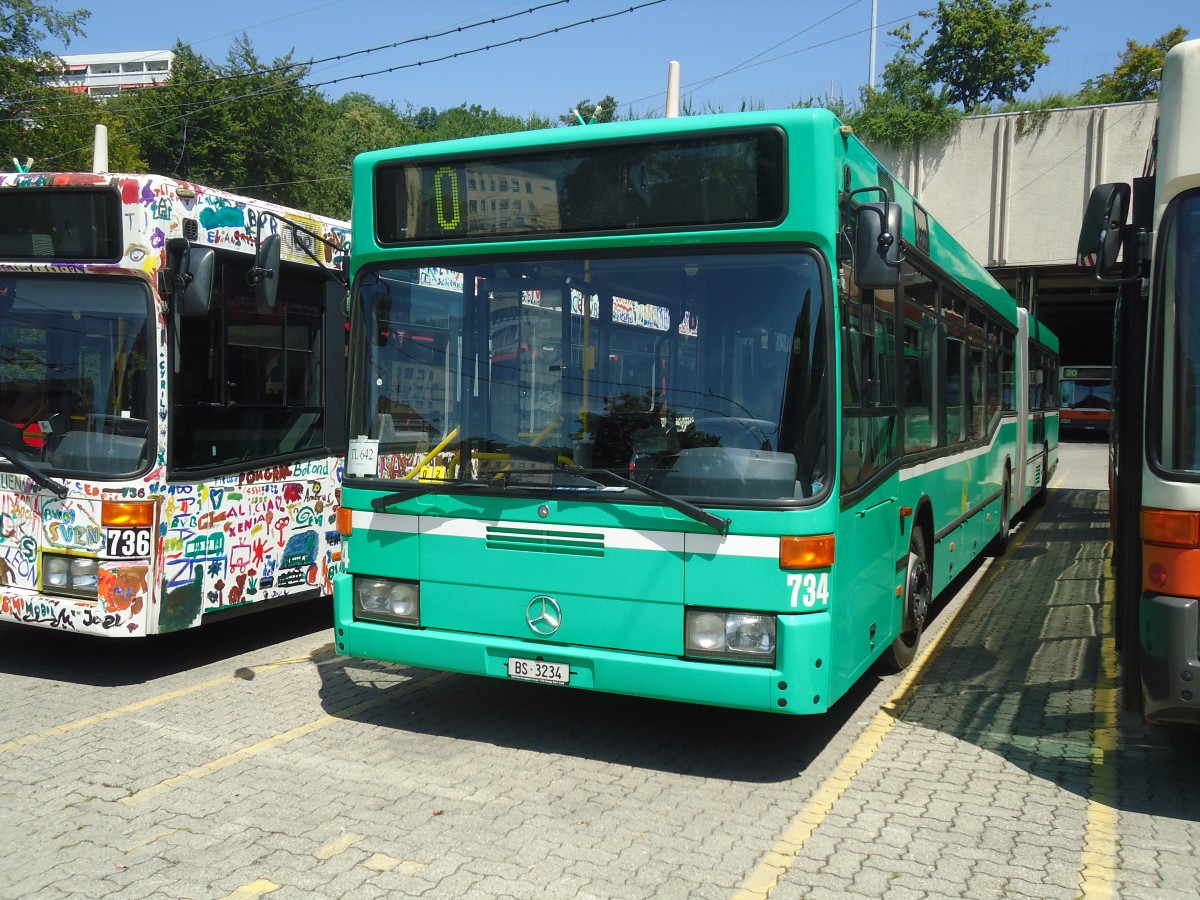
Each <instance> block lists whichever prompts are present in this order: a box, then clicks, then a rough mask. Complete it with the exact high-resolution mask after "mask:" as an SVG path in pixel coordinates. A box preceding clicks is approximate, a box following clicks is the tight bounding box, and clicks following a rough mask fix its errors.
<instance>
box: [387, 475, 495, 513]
mask: <svg viewBox="0 0 1200 900" xmlns="http://www.w3.org/2000/svg"><path fill="white" fill-rule="evenodd" d="M412 484H413V486H412V488H410V489H409V490H406V491H396V492H395V493H393V494H384V495H383V496H382V497H376V498H375V499H374V500H372V501H371V508H372V509H373V510H375V511H376V512H384V511H386V510H387V508H388V507H389V506H393V505H395V504H397V503H400V502H402V501H404V500H411V499H413V498H414V497H424V496H426V495H428V494H442V493H445V492H446V491H448V490H450V489H451V488H460V487H467V486H468V485H470V486H471V487H479V486H480V485H481V484H483V482H481V481H469V480H467V479H465V478H456V479H453V480H451V481H414V482H413V483H412Z"/></svg>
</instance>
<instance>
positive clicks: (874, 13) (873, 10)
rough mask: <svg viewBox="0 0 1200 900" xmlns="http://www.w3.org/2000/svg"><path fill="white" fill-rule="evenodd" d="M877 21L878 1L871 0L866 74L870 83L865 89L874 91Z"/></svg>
mask: <svg viewBox="0 0 1200 900" xmlns="http://www.w3.org/2000/svg"><path fill="white" fill-rule="evenodd" d="M878 21H879V0H871V71H870V72H869V73H868V74H869V77H870V81H868V82H867V87H869V88H872V89H874V87H875V28H876V27H877V23H878Z"/></svg>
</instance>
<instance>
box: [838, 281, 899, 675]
mask: <svg viewBox="0 0 1200 900" xmlns="http://www.w3.org/2000/svg"><path fill="white" fill-rule="evenodd" d="M874 294H875V295H874V302H864V303H859V302H858V301H857V300H856V299H854V298H848V299H847V300H846V301H845V303H844V305H843V331H842V333H843V342H844V350H843V354H842V365H843V374H842V406H843V417H842V497H843V500H842V512H841V521H840V522H839V524H838V566H837V571H838V576H839V577H838V586H839V591H838V594H839V596H841V597H843V598H845V599H846V601H847V602H844V603H839V604H837V606H836V607H835V615H838V616H840V617H841V619H842V621H841V622H840V623H839V624H838V625H837V626H836V627H835V628H834V634H835V635H837V636H839V637H838V638H837V639H839V640H844V641H845V642H846V646H844V647H837V648H835V649H834V652H833V654H832V656H833V659H834V660H835V665H836V669H835V671H834V672H833V673H832V678H833V681H834V683H835V684H838V683H845V679H853V678H857V677H858V675H859V674H860V673H861V672H862V670H863V669H864V668H865V666H866V664H867V663H869V662H870V661H871V660H872V659H873V658H874V657H875V656H876V655H877V654H876V653H875V650H876V648H878V647H879V646H881V645H887V644H890V643H891V641H892V638H893V637H895V635H896V633H897V632H898V628H899V623H900V611H901V607H900V604H899V602H898V601H897V600H896V597H895V585H896V584H897V579H898V576H897V569H896V566H897V562H896V560H897V539H898V537H899V530H900V528H899V523H900V518H899V506H898V485H899V476H898V474H896V473H895V472H894V471H893V472H892V474H891V476H890V477H888V476H886V475H885V471H886V470H887V469H888V467H889V465H890V463H891V462H893V461H894V460H895V458H896V440H897V435H896V420H897V416H896V413H897V406H896V378H895V368H896V332H895V328H896V326H895V299H894V298H895V295H894V292H891V291H887V292H884V291H876V292H874Z"/></svg>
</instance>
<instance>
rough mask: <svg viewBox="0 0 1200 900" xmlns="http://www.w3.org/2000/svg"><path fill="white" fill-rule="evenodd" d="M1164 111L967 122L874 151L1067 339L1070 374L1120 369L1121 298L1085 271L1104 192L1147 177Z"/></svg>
mask: <svg viewBox="0 0 1200 900" xmlns="http://www.w3.org/2000/svg"><path fill="white" fill-rule="evenodd" d="M1156 106H1157V104H1156V103H1153V102H1140V103H1121V104H1114V105H1110V106H1085V107H1078V108H1074V109H1058V110H1050V111H1046V112H1037V113H999V114H994V115H987V116H974V117H971V118H968V119H964V120H963V121H962V122H961V123H960V124H959V126H958V128H957V129H956V130H955V132H954V134H952V135H951V136H950V137H949V138H946V139H945V140H941V141H937V142H931V143H928V144H923V145H920V146H918V147H916V148H914V149H909V150H903V151H897V150H890V149H888V148H880V147H874V148H872V149H873V150H874V151H875V153H876V155H878V156H879V157H880V159H881V160H883V162H884V163H885V164H886V165H887V166H888V167H889V168H890V169H891V170H892V172H893V174H895V175H896V177H897V178H899V179H900V180H901V181H902V182H903V183H904V184H905V185H906V186H907V187H908V188H909V190H911V191H912V192H913V194H914V195H916V197H917V198H918V199H919V200H920V201H921V203H922V205H923V206H925V208H926V209H928V210H929V212H930V214H931V215H933V216H934V217H935V218H936V219H938V221H940V222H941V223H942V224H943V225H944V226H945V227H946V228H947V229H948V230H949V231H950V232H951V233H952V234H954V235H955V236H956V237H957V238H958V239H959V240H960V241H961V242H962V243H963V244H964V246H966V248H967V249H968V250H969V251H970V252H971V253H972V255H974V256H975V257H976V258H977V259H979V260H980V261H982V262H983V263H985V264H986V265H987V266H988V267H989V268H990V269H991V270H992V274H993V275H995V276H996V278H997V279H998V280H999V281H1000V282H1001V283H1002V284H1004V285H1005V287H1007V288H1008V289H1009V291H1010V292H1012V294H1013V295H1014V296H1016V297H1017V299H1018V301H1020V303H1021V305H1022V306H1027V307H1029V308H1030V309H1031V310H1033V311H1034V313H1035V314H1036V315H1037V316H1039V317H1040V318H1042V319H1043V320H1044V321H1046V323H1047V324H1049V325H1050V327H1051V328H1052V329H1053V330H1054V331H1055V332H1056V333H1057V334H1058V335H1059V337H1060V338H1061V339H1062V358H1063V361H1064V363H1067V364H1071V363H1074V364H1077V365H1086V364H1089V363H1092V364H1096V363H1099V364H1107V363H1108V362H1110V361H1111V348H1112V334H1113V331H1112V314H1113V303H1114V301H1115V297H1116V294H1115V291H1114V290H1113V289H1112V288H1110V287H1107V286H1105V285H1101V284H1100V283H1098V282H1097V281H1096V280H1095V279H1094V278H1092V277H1091V276H1090V275H1085V274H1084V273H1081V272H1080V271H1078V270H1077V269H1076V267H1075V249H1076V242H1077V240H1078V236H1079V224H1080V219H1081V218H1082V216H1083V208H1084V206H1085V204H1086V203H1087V198H1088V195H1089V194H1090V193H1091V190H1092V187H1093V186H1095V185H1097V184H1103V183H1104V182H1106V181H1131V180H1132V179H1133V178H1135V177H1137V176H1140V175H1141V174H1142V169H1143V166H1144V164H1145V160H1146V153H1147V150H1148V149H1149V147H1150V139H1151V136H1152V134H1153V130H1154V116H1155V110H1156Z"/></svg>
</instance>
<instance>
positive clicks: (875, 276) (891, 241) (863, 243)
mask: <svg viewBox="0 0 1200 900" xmlns="http://www.w3.org/2000/svg"><path fill="white" fill-rule="evenodd" d="M902 221H903V220H902V214H901V210H900V204H898V203H891V202H889V201H886V200H884V201H882V202H879V203H864V204H862V205H861V206H859V207H858V210H857V212H856V213H855V238H854V280H855V281H856V282H857V283H858V286H859V287H860V288H863V289H866V290H873V291H891V290H895V289H896V288H897V287H899V285H900V263H901V262H902V261H903V259H904V254H903V244H902V243H901V233H902V231H901V226H902Z"/></svg>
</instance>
